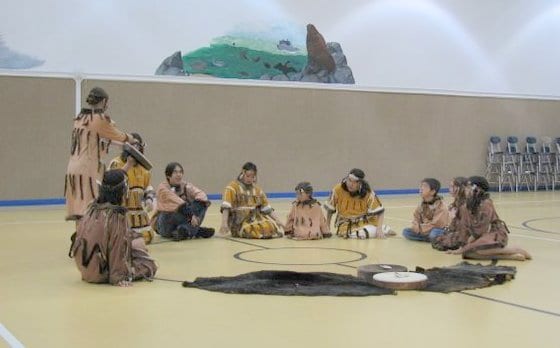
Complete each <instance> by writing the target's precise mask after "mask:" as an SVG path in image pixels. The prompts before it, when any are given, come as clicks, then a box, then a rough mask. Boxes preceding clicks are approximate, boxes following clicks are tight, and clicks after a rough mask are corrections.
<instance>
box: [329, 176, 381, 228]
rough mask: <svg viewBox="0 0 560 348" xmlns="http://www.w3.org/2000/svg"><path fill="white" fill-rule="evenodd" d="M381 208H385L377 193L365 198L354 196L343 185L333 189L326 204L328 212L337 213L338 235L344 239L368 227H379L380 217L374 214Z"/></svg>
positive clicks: (336, 225)
mask: <svg viewBox="0 0 560 348" xmlns="http://www.w3.org/2000/svg"><path fill="white" fill-rule="evenodd" d="M379 208H383V205H382V204H381V201H380V200H379V198H378V197H377V195H376V194H375V192H373V191H371V192H370V193H369V194H367V195H365V197H360V196H359V195H356V196H352V195H351V194H350V192H348V191H346V190H345V189H344V188H343V187H342V184H338V185H336V186H335V187H334V188H333V190H332V192H331V196H330V197H329V200H328V202H327V203H325V209H326V210H327V211H329V212H331V213H334V212H337V216H336V221H335V224H334V225H335V228H336V234H337V235H339V236H342V237H348V235H349V234H350V233H351V232H354V231H356V230H358V229H360V228H363V227H364V226H366V225H373V226H375V227H378V215H376V214H374V212H375V211H376V210H377V209H379Z"/></svg>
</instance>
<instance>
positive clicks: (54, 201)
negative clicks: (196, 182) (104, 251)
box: [0, 189, 449, 207]
mask: <svg viewBox="0 0 560 348" xmlns="http://www.w3.org/2000/svg"><path fill="white" fill-rule="evenodd" d="M448 191H449V190H448V189H441V190H440V192H441V193H446V192H448ZM375 193H376V194H378V195H380V196H382V195H405V194H413V193H418V189H394V190H375ZM329 194H330V191H318V192H314V193H313V196H314V197H328V196H329ZM266 195H267V197H268V198H295V197H296V195H295V193H294V192H268V193H267V194H266ZM208 198H209V199H211V200H216V201H217V200H221V199H222V194H221V193H213V194H209V195H208ZM65 202H66V200H65V199H64V198H38V199H11V200H0V207H22V206H30V205H61V204H65Z"/></svg>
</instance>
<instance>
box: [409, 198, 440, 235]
mask: <svg viewBox="0 0 560 348" xmlns="http://www.w3.org/2000/svg"><path fill="white" fill-rule="evenodd" d="M447 225H449V210H448V209H447V205H446V204H445V203H444V202H443V200H442V199H441V196H435V197H434V198H433V199H432V200H431V201H429V202H426V201H422V203H420V205H419V206H418V207H417V208H416V210H414V218H413V220H412V227H410V228H405V229H404V230H403V235H404V237H405V238H407V239H412V240H417V241H425V242H429V241H431V240H433V239H434V238H436V237H437V236H439V235H442V234H443V233H444V228H445V227H446V226H447Z"/></svg>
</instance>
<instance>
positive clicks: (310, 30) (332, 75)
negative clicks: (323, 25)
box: [155, 24, 354, 84]
mask: <svg viewBox="0 0 560 348" xmlns="http://www.w3.org/2000/svg"><path fill="white" fill-rule="evenodd" d="M263 37H264V36H263V35H258V34H255V35H254V37H250V36H249V35H243V36H235V35H227V36H221V37H218V38H215V39H213V40H212V42H211V43H210V45H209V46H208V47H202V48H199V49H196V50H194V51H191V52H189V53H187V54H185V55H182V54H181V52H180V51H177V52H175V53H174V54H172V55H171V56H169V57H167V58H165V59H164V60H163V62H162V63H161V64H160V66H159V67H158V69H157V70H156V73H155V74H156V75H179V76H189V75H197V76H200V75H204V76H213V77H218V78H236V79H256V80H274V81H301V82H316V83H317V82H318V83H346V84H354V76H353V75H352V70H351V69H350V67H349V66H348V64H347V62H346V56H345V55H344V53H343V51H342V48H341V46H340V44H339V43H337V42H329V43H327V42H325V39H324V38H323V36H322V35H321V34H320V33H319V32H318V31H317V29H316V28H315V26H314V25H313V24H308V25H307V35H306V39H305V41H303V36H302V37H301V38H302V40H300V42H305V46H306V47H305V48H303V47H298V46H297V45H293V44H292V43H291V42H290V40H288V39H280V40H271V39H270V38H263Z"/></svg>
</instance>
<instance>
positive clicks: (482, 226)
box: [448, 176, 531, 261]
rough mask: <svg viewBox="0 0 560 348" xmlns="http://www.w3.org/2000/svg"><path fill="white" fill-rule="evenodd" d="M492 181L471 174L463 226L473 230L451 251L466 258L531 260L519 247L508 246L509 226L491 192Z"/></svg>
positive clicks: (464, 206)
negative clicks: (498, 211) (497, 210)
mask: <svg viewBox="0 0 560 348" xmlns="http://www.w3.org/2000/svg"><path fill="white" fill-rule="evenodd" d="M488 189H489V184H488V181H487V180H486V179H485V178H484V177H481V176H471V177H470V178H469V185H468V186H467V202H466V204H465V205H463V206H461V207H460V210H459V213H460V214H461V220H462V221H463V222H464V223H463V226H462V227H463V228H465V229H466V233H468V234H469V239H468V242H467V244H465V245H464V246H462V247H461V248H459V249H457V250H452V251H451V250H450V251H448V253H450V254H460V255H462V256H463V258H465V259H481V260H491V259H505V260H518V261H524V260H530V259H531V255H530V254H529V253H528V252H527V251H525V250H523V249H521V248H518V247H510V246H508V234H509V230H508V228H507V226H506V224H505V222H503V221H502V220H500V218H499V217H498V214H497V213H496V209H495V208H494V204H493V203H492V200H491V199H490V195H489V194H488V192H487V191H488Z"/></svg>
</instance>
